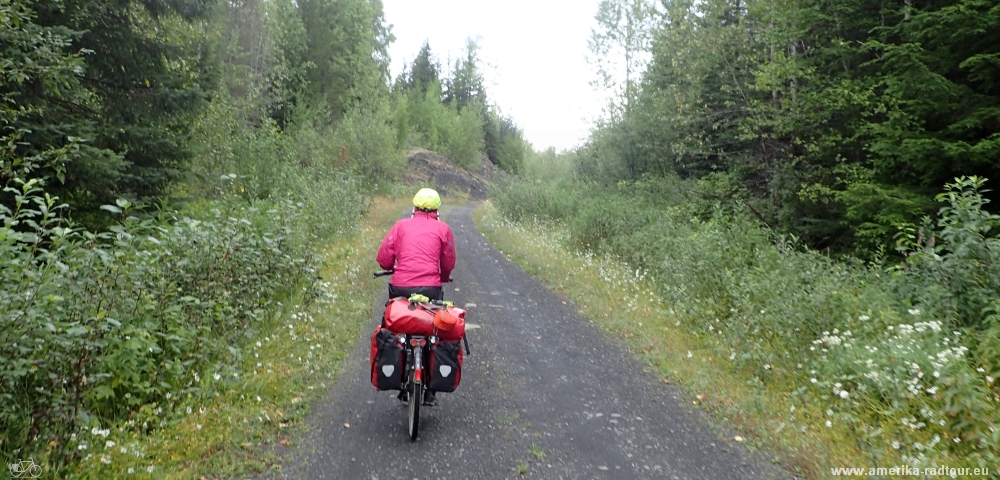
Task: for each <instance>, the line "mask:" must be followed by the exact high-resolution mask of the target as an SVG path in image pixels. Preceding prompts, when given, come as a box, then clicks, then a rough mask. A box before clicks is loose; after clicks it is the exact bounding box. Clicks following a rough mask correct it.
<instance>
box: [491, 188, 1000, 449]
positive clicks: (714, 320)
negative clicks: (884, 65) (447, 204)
mask: <svg viewBox="0 0 1000 480" xmlns="http://www.w3.org/2000/svg"><path fill="white" fill-rule="evenodd" d="M717 183H718V182H717ZM723 183H724V182H723ZM713 185H714V186H713ZM713 185H706V184H705V183H704V182H701V183H700V184H698V183H695V182H679V181H672V180H666V181H661V182H658V183H657V182H656V181H653V180H650V181H648V183H643V182H637V183H622V184H620V185H618V186H616V187H609V188H595V187H594V186H592V185H586V184H583V183H576V184H572V183H542V182H534V183H532V182H523V181H522V182H517V181H515V182H509V183H498V184H496V185H495V186H494V189H495V192H494V196H493V198H494V204H495V205H496V207H497V208H498V209H499V210H500V212H501V213H503V214H504V216H506V217H507V218H508V219H511V220H516V221H531V220H532V219H533V218H535V217H537V218H545V219H548V220H556V221H559V222H560V223H561V224H562V225H563V227H562V228H566V229H568V235H567V236H566V239H567V241H568V242H570V247H571V248H580V249H585V250H599V251H603V252H606V253H609V254H612V255H614V256H616V257H617V258H619V259H621V260H622V261H623V262H624V263H626V264H627V265H630V266H631V268H634V269H635V272H636V275H637V276H645V275H650V276H652V277H653V279H655V282H656V283H657V285H658V286H659V289H658V290H659V291H658V294H659V295H661V297H662V298H663V299H664V300H665V301H666V303H667V305H670V311H671V314H672V315H676V317H677V318H678V321H677V324H678V326H681V327H683V328H685V329H687V330H689V331H692V332H694V333H695V334H696V335H698V336H699V337H701V338H703V339H705V340H706V342H707V343H708V344H709V345H711V346H712V348H713V349H714V350H715V354H716V356H717V357H718V358H720V359H726V358H728V359H729V361H731V362H733V364H734V365H735V366H737V367H738V368H741V369H743V370H745V371H746V372H748V373H749V374H750V375H753V376H754V377H755V378H756V379H757V382H756V384H757V385H759V386H760V388H788V386H789V385H793V386H794V387H792V388H793V390H791V391H787V392H785V393H786V394H788V395H791V397H792V398H794V399H796V401H802V402H808V403H811V404H819V405H824V406H826V410H827V415H828V417H827V420H825V422H829V425H832V424H833V423H834V422H837V423H847V424H848V425H849V426H850V428H852V429H853V430H854V431H855V432H857V433H858V436H859V446H861V447H862V448H863V449H865V450H866V451H867V452H868V453H869V454H870V455H871V456H872V458H873V459H874V460H879V459H880V458H882V457H887V458H903V459H904V460H905V461H906V462H907V463H910V464H915V465H934V464H936V463H940V462H947V461H949V459H955V458H962V459H967V460H968V461H969V462H970V463H974V464H975V465H977V466H994V467H995V466H996V464H997V462H998V461H1000V458H998V457H997V454H996V452H997V451H1000V433H998V431H997V424H998V423H1000V414H998V410H997V404H996V402H997V398H998V394H1000V391H998V388H997V382H996V378H997V377H998V376H1000V342H998V341H997V340H996V338H997V337H998V335H997V334H998V333H1000V313H998V312H1000V301H998V300H997V298H1000V289H998V286H1000V281H998V279H1000V266H998V263H997V252H998V251H1000V250H998V245H1000V244H998V243H997V239H996V238H995V237H989V234H990V233H991V232H992V227H993V226H995V224H996V221H997V220H998V218H997V217H996V216H994V215H991V214H988V213H986V212H985V211H983V210H982V206H983V204H984V203H985V199H984V198H983V197H982V195H981V186H982V180H980V179H958V180H957V182H956V183H955V184H952V185H949V186H947V191H946V193H945V194H943V195H941V196H939V200H940V201H943V202H947V206H945V207H944V208H942V210H941V214H940V219H939V220H938V221H937V222H936V224H934V225H931V224H930V222H929V221H928V222H927V224H926V225H925V226H924V228H923V230H922V234H918V232H917V231H916V230H915V229H913V228H911V229H910V230H905V232H908V233H904V236H903V237H902V241H901V243H900V245H901V247H903V250H904V251H906V252H907V253H908V256H907V257H906V261H905V262H904V263H903V264H902V265H900V266H898V267H893V268H890V269H889V270H888V272H887V271H885V270H884V269H883V268H882V267H876V266H871V265H865V264H863V263H862V262H860V261H857V260H852V259H850V258H841V259H833V258H830V257H828V256H825V255H822V254H820V253H819V252H815V251H809V250H803V249H801V248H798V247H797V245H796V242H795V239H794V238H783V237H778V236H775V235H774V234H773V233H772V232H771V231H770V230H768V229H767V228H766V227H764V226H763V225H762V223H761V222H760V221H759V220H758V219H757V218H756V217H755V216H753V215H751V214H748V213H749V212H747V211H746V210H743V209H740V208H733V207H734V205H736V204H734V203H733V202H732V201H731V200H729V199H728V198H727V199H725V202H723V201H721V200H720V201H719V202H717V203H718V204H717V205H716V206H715V208H714V213H708V212H711V211H712V210H713V209H709V210H706V206H710V205H711V200H710V199H709V200H707V201H706V199H705V198H698V199H696V200H690V199H689V196H688V195H687V194H685V193H683V192H685V191H691V190H694V189H698V188H700V189H702V190H705V189H706V187H709V188H710V189H715V190H718V188H716V187H718V185H722V184H721V183H718V185H716V184H713ZM575 192H585V194H583V193H575ZM736 207H738V205H736ZM905 235H909V236H905ZM918 235H919V238H918ZM779 379H781V381H777V380H779ZM820 428H825V426H822V425H820Z"/></svg>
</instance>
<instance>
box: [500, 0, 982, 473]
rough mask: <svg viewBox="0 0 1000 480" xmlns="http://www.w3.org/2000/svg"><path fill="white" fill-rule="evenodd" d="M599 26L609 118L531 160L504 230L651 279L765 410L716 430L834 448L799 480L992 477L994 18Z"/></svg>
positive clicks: (739, 9) (611, 6)
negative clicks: (847, 472)
mask: <svg viewBox="0 0 1000 480" xmlns="http://www.w3.org/2000/svg"><path fill="white" fill-rule="evenodd" d="M595 19H596V22H597V25H598V26H597V27H596V28H595V29H594V30H593V33H592V35H591V38H590V44H589V46H590V50H591V52H592V54H593V55H592V58H594V59H595V60H594V68H595V70H596V73H597V74H598V75H597V81H596V83H597V85H598V87H599V88H602V89H604V90H605V91H607V92H609V95H610V97H609V101H608V104H607V107H606V108H605V110H604V114H603V116H602V117H601V119H600V120H599V121H598V122H597V123H596V124H595V125H594V127H593V129H592V131H591V134H590V136H589V138H588V139H587V140H586V142H585V143H584V144H583V145H582V146H580V147H579V148H576V149H573V150H569V151H560V152H557V151H556V150H555V149H548V150H545V151H540V152H534V151H533V152H530V153H529V154H528V156H527V159H526V162H525V169H524V174H523V175H522V178H523V180H522V181H513V182H508V183H505V184H501V185H499V186H498V188H497V189H496V190H495V192H494V195H493V197H492V203H493V204H494V205H495V207H496V209H497V211H498V212H499V213H500V214H501V215H502V216H503V218H504V219H505V220H504V221H506V222H512V223H502V222H501V223H497V224H495V226H494V228H495V229H497V230H504V229H508V228H509V229H512V230H514V231H542V232H545V233H544V234H539V235H540V236H543V237H546V238H563V239H565V243H566V245H568V247H567V248H569V249H570V250H577V251H580V252H584V253H581V254H580V255H581V257H580V259H579V260H578V261H579V262H580V263H585V261H586V262H589V261H591V260H590V259H592V258H595V257H593V256H594V255H597V256H598V257H600V256H606V257H608V258H612V259H614V261H615V262H618V264H620V267H619V268H621V269H624V270H626V271H628V270H629V269H631V270H633V271H634V272H635V275H634V277H635V278H634V279H630V280H629V284H631V283H635V282H638V279H640V278H652V279H653V280H649V282H651V283H652V284H653V285H654V286H655V292H656V293H655V295H656V296H657V297H659V298H661V299H663V301H664V302H665V303H666V304H667V305H669V306H670V307H669V309H668V312H667V313H665V314H663V316H666V317H667V318H668V319H669V320H670V321H669V322H666V321H664V320H662V319H660V320H659V323H657V325H660V324H662V325H664V330H667V329H672V328H674V326H675V323H674V322H675V319H676V326H677V327H681V328H682V329H683V332H685V333H684V334H683V335H685V336H684V337H683V338H685V339H688V340H690V341H691V342H692V343H691V345H690V348H691V350H695V349H696V348H697V352H698V353H699V354H700V355H705V354H708V355H710V357H711V358H713V359H715V360H716V361H717V362H718V363H719V364H724V365H727V370H728V369H729V368H730V367H731V369H732V371H733V372H734V373H733V375H734V378H737V379H739V381H741V382H744V383H745V385H744V388H746V389H749V390H750V391H751V392H755V393H753V394H752V395H753V396H755V398H756V399H755V400H752V401H751V400H748V404H747V406H746V407H745V408H744V407H734V406H732V405H725V404H722V403H717V404H716V408H717V409H718V410H719V411H722V412H729V415H732V416H735V417H742V418H748V417H749V418H753V414H748V413H747V412H757V413H756V415H758V418H760V420H759V422H760V423H765V422H768V423H771V424H773V423H780V425H779V427H780V428H778V429H777V430H770V431H769V427H768V428H764V427H761V428H758V429H757V431H758V432H761V433H760V435H762V437H764V438H768V439H769V440H768V441H767V443H768V444H769V445H778V444H782V443H786V444H788V443H796V445H798V447H793V448H792V450H793V451H794V448H798V449H800V450H806V451H808V449H803V448H802V445H807V444H809V442H812V441H815V439H816V438H817V436H819V437H820V438H827V441H825V443H821V444H820V445H823V446H819V447H814V448H820V449H822V451H823V452H824V453H823V454H822V455H820V454H815V455H811V454H806V455H802V454H801V451H800V452H799V454H798V455H799V457H800V458H802V459H803V460H802V462H803V463H802V468H803V470H802V473H805V474H807V475H809V476H812V475H819V474H818V473H817V469H819V468H822V467H823V465H818V464H816V461H815V460H813V459H811V458H808V457H813V458H815V457H821V456H822V457H823V458H829V457H827V455H830V454H829V453H827V451H828V450H829V449H834V450H836V447H833V445H838V446H846V447H847V448H848V449H849V450H851V451H853V452H860V453H858V454H859V455H861V456H862V457H863V458H864V459H865V460H866V462H867V463H869V464H875V465H883V464H895V463H893V462H899V463H901V464H906V465H923V466H929V465H953V464H959V463H961V464H968V465H970V466H973V465H979V466H984V467H985V466H991V467H994V468H995V467H996V466H997V465H998V461H1000V458H998V457H997V453H996V452H998V451H1000V431H998V425H1000V417H998V415H997V413H996V412H997V406H998V402H1000V383H998V382H997V378H998V377H1000V343H998V342H997V338H998V334H1000V237H998V227H1000V215H998V209H997V205H996V203H995V201H996V200H997V198H998V197H997V194H996V191H995V188H993V189H991V188H990V187H991V186H994V185H993V184H994V182H996V181H998V179H1000V178H998V174H1000V171H998V170H1000V83H998V79H1000V4H998V3H997V2H995V1H987V0H941V1H938V0H885V1H883V0H875V1H836V2H830V1H823V0H817V1H813V0H791V1H780V2H778V1H756V0H698V1H694V0H690V1H689V0H658V1H655V2H653V1H648V0H604V1H602V2H600V9H599V10H598V12H597V14H596V16H595ZM495 235H497V236H500V234H495ZM498 238H499V237H498ZM531 239H533V237H531V236H530V235H529V234H525V237H524V238H520V239H519V240H518V242H519V243H521V244H528V243H531V242H532V241H533V240H531ZM534 245H536V246H537V248H539V249H542V248H548V247H545V246H544V245H545V243H544V242H543V241H542V240H538V241H537V243H535V244H534ZM505 248H511V249H513V248H518V247H516V245H515V244H514V243H511V244H508V245H506V247H505ZM518 251H519V252H521V253H522V254H523V255H525V258H531V255H533V253H532V252H531V251H530V249H528V248H527V247H526V248H524V249H519V250H518ZM540 256H542V257H543V255H540ZM537 261H538V262H544V261H543V260H537ZM531 265H533V266H534V268H535V270H536V271H541V272H543V273H544V272H545V270H546V269H548V268H554V267H552V266H551V265H550V264H548V263H539V264H531ZM539 265H544V267H541V266H539ZM563 274H564V275H565V276H564V277H558V278H566V279H567V280H565V281H567V282H568V281H569V280H568V278H569V277H570V276H571V275H574V274H575V273H574V274H571V273H567V272H563ZM557 283H562V281H560V282H557ZM617 285H619V283H615V282H611V283H609V284H608V285H607V286H608V288H616V286H617ZM637 288H638V287H637ZM580 301H582V302H586V301H588V300H587V299H581V300H580ZM589 301H590V302H591V303H593V302H595V300H592V299H591V300H589ZM630 306H631V304H630ZM638 320H640V318H637V321H638ZM641 320H643V321H645V322H653V321H656V319H655V318H654V317H646V318H641ZM641 324H642V323H639V325H641ZM649 335H655V334H652V333H650V334H649ZM661 335H663V336H665V337H669V336H671V334H662V333H661ZM641 348H644V349H645V351H647V352H651V351H656V350H655V347H654V346H650V345H647V344H642V345H641ZM650 349H652V350H650ZM670 354H671V353H670V352H661V353H660V354H658V355H660V357H654V359H662V358H669V357H670ZM648 355H653V353H649V354H648ZM690 355H691V353H690V352H689V353H688V356H690ZM647 358H650V357H649V356H647ZM659 361H660V360H656V362H659ZM651 364H652V361H651ZM674 372H675V373H676V370H675V371H674ZM702 375H709V373H708V372H702ZM727 378H728V377H727ZM691 381H692V382H693V383H698V382H700V380H699V379H698V378H697V376H695V377H694V378H693V379H691ZM764 398H767V399H769V400H763V399H764ZM754 402H757V403H754ZM769 402H770V403H769ZM761 405H763V406H761ZM773 405H783V406H784V408H785V409H786V412H787V411H788V410H787V409H789V408H790V410H791V413H790V414H787V415H779V414H778V413H776V409H775V408H774V407H773ZM803 409H805V411H803ZM779 418H780V419H782V421H780V422H779V421H778V419H779ZM765 419H769V420H765ZM750 423H752V422H750ZM823 425H825V426H826V427H827V428H823V427H822V426H823ZM816 427H819V431H817V430H816ZM782 429H783V430H782ZM837 429H841V430H842V433H841V434H840V435H842V436H841V437H837V438H839V440H836V441H834V440H832V439H833V435H835V433H825V432H835V430H837ZM779 432H780V433H779ZM824 436H826V437H824ZM789 438H794V440H787V439H789ZM852 454H853V453H852ZM824 461H826V460H824Z"/></svg>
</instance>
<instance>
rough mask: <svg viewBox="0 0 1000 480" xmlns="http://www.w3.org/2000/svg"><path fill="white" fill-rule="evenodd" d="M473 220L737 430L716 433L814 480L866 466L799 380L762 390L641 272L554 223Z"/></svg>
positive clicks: (487, 207)
mask: <svg viewBox="0 0 1000 480" xmlns="http://www.w3.org/2000/svg"><path fill="white" fill-rule="evenodd" d="M473 218H474V219H475V222H476V226H477V228H479V230H480V231H481V232H482V233H483V234H485V235H486V237H487V238H488V239H489V240H490V241H491V242H493V243H494V244H495V245H496V246H497V247H498V248H500V250H501V251H502V252H503V253H504V254H505V255H507V256H508V257H509V258H511V259H512V260H514V261H515V262H516V263H518V264H519V265H520V266H521V267H522V268H524V269H525V270H526V271H528V272H529V273H531V274H532V275H535V276H536V277H537V278H539V279H541V280H542V281H544V282H545V283H546V284H547V285H549V287H550V288H552V289H553V290H556V291H558V292H560V293H562V294H564V295H566V296H567V297H568V298H570V299H571V300H572V301H573V302H574V303H575V304H576V305H575V306H576V308H577V309H578V311H579V313H580V314H581V315H583V316H584V317H586V318H588V319H589V321H590V322H591V323H594V324H595V325H596V326H598V327H599V328H601V329H602V330H604V331H606V332H608V333H610V334H613V335H616V336H619V337H621V338H623V339H625V340H626V341H627V342H628V344H629V345H630V347H631V348H632V349H633V351H634V352H635V353H636V354H637V355H639V356H640V358H642V359H643V361H644V362H645V363H646V365H647V366H649V367H651V368H654V369H656V370H657V371H658V372H659V374H660V375H661V377H662V379H663V382H664V383H671V384H676V385H679V386H681V387H682V388H683V390H684V392H685V393H686V395H687V397H688V398H687V399H686V400H685V401H690V402H691V403H692V405H693V406H697V407H698V408H700V409H703V410H705V411H707V412H709V413H710V414H711V415H712V416H714V417H715V418H717V419H719V420H721V421H722V422H721V423H722V424H723V426H724V427H723V428H726V427H728V428H731V429H735V430H737V431H738V432H739V434H725V433H723V432H719V433H720V435H724V436H725V438H727V439H728V442H730V443H731V444H737V443H742V444H744V445H746V446H747V447H748V448H749V449H750V450H752V451H753V450H758V449H766V451H767V452H768V455H769V457H770V458H771V460H772V461H774V462H777V463H780V464H781V465H784V466H785V468H787V469H788V470H790V471H791V472H794V473H796V474H798V475H803V476H806V477H809V478H825V477H828V476H830V475H831V472H830V468H831V467H841V466H858V467H860V466H869V465H870V463H871V460H870V458H869V457H868V456H867V455H865V453H864V452H863V451H862V450H861V449H859V448H857V446H856V444H857V442H858V441H859V439H858V438H857V435H856V434H855V433H854V432H852V431H850V429H849V428H847V427H845V426H844V425H843V424H840V423H832V425H831V426H827V420H828V418H829V417H828V412H827V411H825V407H824V406H821V405H811V404H808V403H805V402H802V401H796V399H795V395H794V392H796V390H798V389H800V388H802V385H797V384H796V383H794V379H793V378H787V377H785V376H782V375H774V378H773V379H772V380H770V381H769V382H768V384H767V386H766V388H765V387H764V385H762V384H761V382H760V380H759V379H758V378H757V377H756V376H755V375H753V374H751V373H750V372H747V371H745V370H740V369H738V368H735V367H734V366H733V362H731V361H730V360H729V359H727V358H726V357H723V356H720V355H719V354H718V353H717V351H718V350H717V349H715V348H713V347H711V346H710V343H709V342H708V341H707V339H706V338H703V337H701V336H700V335H699V334H698V333H695V332H690V331H686V330H685V329H684V328H683V327H682V326H681V325H685V324H689V322H690V321H692V320H696V319H690V318H683V317H682V316H683V315H685V312H683V311H674V310H673V309H671V308H670V307H671V306H670V305H667V304H666V303H665V302H664V301H663V300H662V299H661V298H660V295H658V294H657V293H656V287H655V285H654V283H653V281H652V279H650V278H647V277H646V276H645V274H644V273H643V272H641V271H639V270H636V269H634V268H632V267H628V266H626V265H624V264H622V262H620V261H617V260H615V259H612V258H608V257H601V256H598V255H595V254H593V253H586V252H578V251H575V250H573V249H571V248H568V247H567V246H566V245H567V240H568V238H569V237H568V234H567V233H566V232H565V231H564V229H562V228H561V227H559V226H558V225H555V224H546V223H540V222H534V223H530V224H528V223H515V222H510V221H507V220H504V219H502V217H501V215H500V214H499V212H497V210H496V209H495V207H493V205H491V204H490V203H489V202H485V203H484V204H483V205H482V206H480V207H479V208H477V209H476V211H475V212H474V214H473ZM789 377H790V376H789ZM737 437H739V438H737ZM882 461H883V462H884V461H885V458H883V459H882ZM895 464H896V465H898V464H902V462H899V463H895Z"/></svg>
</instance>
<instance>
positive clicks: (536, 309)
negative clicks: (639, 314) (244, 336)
mask: <svg viewBox="0 0 1000 480" xmlns="http://www.w3.org/2000/svg"><path fill="white" fill-rule="evenodd" d="M473 207H474V205H460V206H457V207H454V208H452V209H446V210H445V211H444V218H445V220H446V221H447V222H448V224H449V225H451V227H452V229H453V230H454V232H455V239H456V243H457V247H458V254H459V264H458V268H457V269H456V270H455V273H454V277H455V283H453V284H451V285H449V286H447V287H446V293H445V296H446V298H448V299H450V300H452V301H454V302H455V303H456V304H457V305H459V306H463V305H467V304H474V305H475V306H471V305H469V307H468V308H469V314H468V317H467V320H468V321H469V322H470V323H473V324H477V325H480V326H481V328H479V329H476V330H472V331H470V332H469V335H468V336H469V341H470V347H471V350H472V355H471V356H469V357H466V360H465V368H464V371H463V372H462V385H461V386H460V387H459V389H458V391H457V392H455V393H451V394H439V395H438V397H439V406H437V407H433V408H423V409H421V417H420V438H419V439H418V440H417V441H411V440H410V439H409V437H408V436H407V435H406V409H405V406H403V405H402V404H401V403H400V402H399V401H397V400H396V398H395V397H396V396H395V392H376V391H375V390H374V389H372V387H371V384H370V383H369V381H368V372H369V369H368V363H367V362H368V343H369V340H368V339H367V338H364V339H362V340H361V341H359V342H358V344H357V345H356V346H355V348H354V351H353V353H352V355H351V357H350V360H349V362H350V365H348V366H347V367H346V368H345V369H344V373H343V375H342V376H341V378H340V379H339V380H338V381H337V383H336V385H335V386H334V387H333V388H332V389H331V390H330V392H329V393H328V395H327V397H326V398H325V399H324V400H323V401H321V402H320V404H318V406H317V407H316V409H315V411H314V412H313V414H312V415H311V417H310V418H309V420H308V424H309V425H310V427H309V428H308V429H307V430H308V431H307V433H305V434H303V436H302V437H301V438H298V439H296V442H295V444H296V445H295V447H294V448H292V449H291V451H290V452H289V453H288V454H287V457H286V461H285V462H284V465H283V467H282V468H281V469H280V470H278V469H275V470H273V471H272V472H270V475H271V476H272V477H274V478H290V479H346V480H355V479H364V480H388V479H406V480H409V479H437V478H448V479H455V478H459V479H470V478H476V479H499V478H515V477H519V476H523V477H524V478H543V479H557V478H558V479H591V478H595V479H605V478H607V479H612V478H614V479H634V478H666V479H750V478H754V479H758V478H787V477H788V476H787V475H786V474H785V473H783V472H782V471H781V470H779V469H777V468H776V467H774V466H773V465H772V464H771V463H770V462H768V461H767V460H766V459H765V458H764V457H763V456H762V455H759V454H751V453H749V452H748V451H747V450H746V448H745V447H744V446H743V445H742V444H737V443H736V442H733V441H731V440H727V438H732V435H726V436H723V435H720V434H719V433H718V430H716V429H714V428H712V427H710V423H709V421H708V420H707V419H706V418H704V417H703V416H702V415H700V414H699V413H698V412H697V411H694V410H692V409H691V408H689V406H687V405H683V404H682V403H681V402H680V401H679V400H678V399H677V398H678V397H679V395H680V394H679V392H678V391H677V390H675V388H674V387H672V386H668V385H663V384H662V383H661V382H659V381H658V379H657V378H655V377H654V376H653V374H652V373H649V372H647V371H645V370H644V368H643V366H642V365H641V364H640V363H638V362H637V361H636V360H635V359H634V358H633V357H632V356H631V355H630V354H629V353H628V352H627V351H626V349H625V348H624V346H623V345H622V344H620V343H618V342H616V341H615V340H613V339H609V338H608V337H607V336H606V335H604V334H602V333H601V332H600V331H598V330H597V329H596V328H594V327H593V326H591V325H590V324H589V323H588V322H586V321H585V320H583V319H582V318H580V317H579V316H577V314H576V313H575V310H574V308H572V305H567V304H566V303H567V302H566V301H565V299H564V298H563V297H561V296H559V295H558V294H555V293H553V292H551V291H549V290H547V289H546V288H545V287H544V285H542V283H541V282H539V281H538V280H536V279H534V278H533V277H531V276H530V275H528V274H527V273H525V272H524V271H522V270H521V269H520V268H519V267H517V266H516V265H514V263H513V262H511V261H509V260H507V259H506V257H504V256H503V255H502V254H501V253H500V252H498V251H497V250H496V249H495V248H494V247H493V246H492V245H490V244H489V243H488V242H487V241H486V239H485V238H484V237H483V236H482V235H481V234H479V232H477V231H476V229H475V227H474V225H473V222H472V218H471V216H470V213H471V211H472V208H473ZM372 269H373V270H374V269H376V265H375V263H374V260H373V261H372ZM381 307H382V305H381V303H379V304H378V305H374V306H373V315H372V319H373V320H372V328H374V325H375V322H376V320H375V318H376V315H377V313H376V312H380V311H381ZM348 425H349V426H348Z"/></svg>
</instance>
